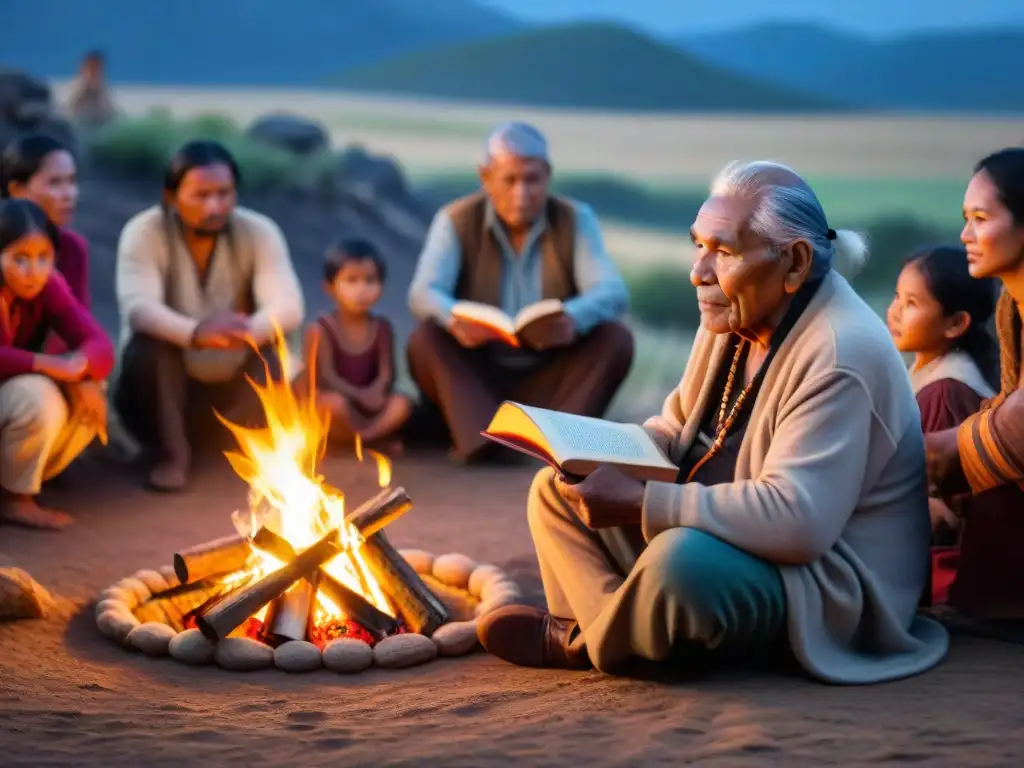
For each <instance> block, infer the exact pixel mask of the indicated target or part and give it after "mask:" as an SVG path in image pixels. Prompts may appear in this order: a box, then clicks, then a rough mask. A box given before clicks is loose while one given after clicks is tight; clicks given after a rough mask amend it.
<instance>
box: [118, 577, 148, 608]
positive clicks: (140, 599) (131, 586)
mask: <svg viewBox="0 0 1024 768" xmlns="http://www.w3.org/2000/svg"><path fill="white" fill-rule="evenodd" d="M114 586H115V587H117V588H118V589H124V590H127V591H128V592H131V593H132V594H133V595H135V600H136V603H135V604H136V605H141V604H142V603H144V602H146V601H147V600H149V597H150V595H151V594H152V593H151V592H150V591H149V587H147V586H146V585H145V584H143V583H142V582H141V581H139V580H138V579H136V578H132V577H131V576H129V577H128V578H126V579H121V580H120V581H119V582H117V583H116V584H115V585H114Z"/></svg>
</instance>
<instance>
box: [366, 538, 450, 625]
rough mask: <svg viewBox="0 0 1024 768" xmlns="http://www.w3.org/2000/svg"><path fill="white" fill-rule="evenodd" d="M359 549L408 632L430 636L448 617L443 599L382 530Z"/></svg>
mask: <svg viewBox="0 0 1024 768" xmlns="http://www.w3.org/2000/svg"><path fill="white" fill-rule="evenodd" d="M362 553H363V557H365V558H366V561H367V563H369V565H370V570H371V571H373V575H374V577H375V578H376V579H377V581H378V582H379V583H380V585H381V588H382V589H383V590H384V591H385V592H386V593H387V595H388V597H390V598H391V601H392V603H394V605H395V608H397V609H398V613H399V615H400V616H401V617H402V621H404V622H405V626H406V627H407V628H408V629H409V630H410V631H411V632H418V633H420V634H423V635H426V636H427V637H430V636H431V635H432V634H433V633H434V630H436V629H437V628H438V627H440V626H441V625H442V624H444V623H445V622H446V621H448V609H447V608H446V607H445V605H444V603H442V602H441V601H440V600H438V599H437V597H436V596H435V595H434V593H433V592H431V591H430V588H429V587H428V586H427V585H426V584H424V583H423V580H422V579H421V578H420V577H419V576H418V575H417V573H416V571H415V570H413V568H412V566H411V565H409V563H407V562H406V561H405V559H404V558H403V557H402V556H401V555H400V554H398V551H397V550H396V549H395V548H394V547H393V546H391V542H390V541H388V539H387V537H386V536H385V535H384V532H383V531H380V532H378V533H376V534H374V535H373V536H371V537H369V538H368V539H367V540H366V543H364V544H363V547H362Z"/></svg>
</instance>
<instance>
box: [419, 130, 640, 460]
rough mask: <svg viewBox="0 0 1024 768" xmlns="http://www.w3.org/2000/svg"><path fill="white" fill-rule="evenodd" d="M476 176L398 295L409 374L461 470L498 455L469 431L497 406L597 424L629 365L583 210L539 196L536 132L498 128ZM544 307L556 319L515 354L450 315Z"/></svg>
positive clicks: (544, 158) (617, 291) (595, 233)
mask: <svg viewBox="0 0 1024 768" xmlns="http://www.w3.org/2000/svg"><path fill="white" fill-rule="evenodd" d="M479 172H480V180H481V182H482V187H483V188H482V190H480V191H479V192H477V193H476V194H473V195H470V196H468V197H465V198H462V199H460V200H456V201H455V202H453V203H451V204H450V205H448V206H447V207H445V208H443V209H442V210H441V211H440V212H439V213H438V214H437V216H436V218H435V219H434V222H433V224H432V225H431V227H430V232H429V234H428V235H427V241H426V244H425V246H424V248H423V253H422V255H421V256H420V261H419V264H418V266H417V269H416V274H415V276H414V277H413V281H412V286H411V288H410V290H409V305H410V308H411V310H412V313H413V314H414V315H415V316H416V317H417V319H419V320H420V324H419V326H418V327H417V328H416V329H415V330H414V331H413V333H412V335H411V337H410V339H409V347H408V358H409V369H410V372H411V374H412V377H413V379H414V380H415V381H416V383H417V384H418V385H419V388H420V390H421V392H422V393H423V395H424V397H425V398H426V399H427V400H428V401H430V402H432V403H433V404H435V405H436V406H437V407H438V408H439V409H440V411H441V413H442V415H443V417H444V419H445V421H446V423H447V426H448V431H449V433H450V434H451V437H452V441H453V443H454V449H453V455H454V456H455V457H457V458H459V459H461V460H463V461H466V462H472V461H476V460H480V459H486V458H488V457H489V454H491V452H492V451H494V450H500V449H497V448H496V446H495V444H494V443H491V442H490V441H488V440H486V439H484V438H483V437H482V436H481V435H480V432H481V430H483V429H485V428H486V427H487V424H488V423H489V422H490V420H491V417H492V416H493V415H494V412H495V411H496V410H497V408H498V406H499V405H500V404H501V402H502V400H504V399H513V400H516V401H518V402H522V403H526V404H529V405H536V406H541V407H546V408H551V409H554V410H560V411H566V412H569V413H577V414H581V415H585V416H597V417H599V416H601V415H603V413H604V411H605V409H606V408H607V406H608V404H609V402H610V401H611V399H612V397H613V396H614V395H615V393H616V391H617V390H618V389H619V386H620V385H621V383H622V381H623V379H625V377H626V374H627V373H628V372H629V368H630V366H631V364H632V360H633V338H632V335H631V334H630V332H629V330H628V329H627V328H626V327H625V326H624V325H622V324H621V323H620V322H618V318H619V317H620V316H621V315H622V314H623V313H624V312H625V311H626V307H627V299H628V297H627V292H626V287H625V284H624V283H623V281H622V278H621V276H620V275H619V272H618V270H617V269H616V267H615V264H614V262H613V261H612V260H611V259H610V258H609V256H608V254H607V252H606V251H605V247H604V242H603V239H602V237H601V227H600V224H599V223H598V220H597V217H596V216H595V214H594V212H593V210H591V208H590V207H589V206H587V205H584V204H582V203H579V202H576V201H574V200H568V199H563V198H559V197H555V196H552V195H551V194H549V190H548V188H549V182H550V180H551V162H550V159H549V157H548V146H547V142H546V140H545V139H544V136H543V135H542V134H541V133H540V131H538V130H537V129H536V128H534V127H533V126H530V125H527V124H524V123H515V122H513V123H505V124H502V125H500V126H498V128H496V129H495V130H494V132H493V133H492V134H491V136H490V137H489V139H488V141H487V145H486V157H485V160H484V163H483V165H481V166H480V169H479ZM546 299H557V300H560V301H561V302H562V305H561V308H562V310H563V311H561V312H558V313H555V314H552V315H549V316H548V317H546V318H545V319H543V320H539V321H537V322H535V323H533V324H531V325H528V326H527V327H526V328H524V329H523V330H522V331H521V333H520V334H519V337H520V338H518V339H516V342H518V343H517V344H516V345H512V344H508V343H504V342H503V341H502V338H503V337H502V335H501V334H499V333H497V332H495V331H494V330H493V329H492V328H489V327H488V326H487V325H485V324H481V323H475V322H471V321H469V320H466V319H465V318H464V317H461V316H460V314H459V313H458V312H454V311H453V310H454V309H455V307H456V304H457V302H460V301H468V302H476V303H478V304H484V305H490V306H493V307H496V308H498V309H500V310H501V311H503V312H504V313H505V314H506V315H507V316H508V317H510V318H514V317H516V315H517V314H518V313H520V312H521V311H522V310H524V309H527V308H529V307H531V306H534V305H536V304H537V303H538V302H540V301H542V300H546ZM506 341H507V339H506Z"/></svg>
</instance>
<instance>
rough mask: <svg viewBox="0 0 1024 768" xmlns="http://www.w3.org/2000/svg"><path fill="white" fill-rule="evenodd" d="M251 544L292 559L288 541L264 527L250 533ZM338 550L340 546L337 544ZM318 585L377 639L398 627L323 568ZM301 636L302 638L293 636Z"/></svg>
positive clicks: (388, 617) (283, 560)
mask: <svg viewBox="0 0 1024 768" xmlns="http://www.w3.org/2000/svg"><path fill="white" fill-rule="evenodd" d="M252 543H253V545H254V546H255V547H256V548H257V549H261V550H263V551H264V552H267V553H268V554H271V555H273V556H274V557H276V558H277V559H278V560H280V561H281V562H282V563H287V562H291V561H292V560H294V559H295V550H294V548H293V547H292V545H291V544H289V543H288V542H287V541H285V540H284V539H282V538H281V537H280V536H278V535H277V534H276V533H274V532H273V531H271V530H268V529H267V528H260V530H259V531H257V532H256V535H255V536H253V540H252ZM338 552H339V553H340V552H341V548H340V547H339V548H338ZM328 562H330V561H329V560H328ZM316 580H317V587H318V589H319V590H320V592H322V593H323V594H324V596H325V597H327V598H328V599H329V600H330V601H331V602H332V603H334V604H335V605H336V606H338V608H340V609H341V611H342V613H344V614H345V615H346V616H347V617H348V618H350V619H352V620H353V621H356V622H358V623H360V624H362V625H363V626H364V627H366V629H367V630H368V631H369V632H371V633H373V634H375V635H376V636H377V638H378V639H380V638H383V637H385V636H387V635H390V634H391V633H393V632H394V631H395V630H396V629H398V622H397V621H396V620H395V619H393V618H391V617H390V616H388V615H387V614H386V613H384V612H383V611H381V610H379V609H378V608H377V607H376V606H375V605H373V604H372V603H371V602H370V601H369V600H367V599H366V598H364V597H363V596H362V595H360V594H358V593H357V592H353V591H352V590H351V589H349V588H348V587H346V586H345V585H344V584H342V583H341V582H340V581H338V580H337V579H336V578H334V577H333V576H331V574H329V573H327V571H325V570H324V569H323V568H321V569H320V571H319V572H318V573H317V574H316ZM295 639H301V638H295Z"/></svg>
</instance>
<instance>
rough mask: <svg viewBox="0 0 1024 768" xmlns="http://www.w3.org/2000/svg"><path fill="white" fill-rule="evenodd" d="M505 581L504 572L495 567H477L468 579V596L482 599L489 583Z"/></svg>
mask: <svg viewBox="0 0 1024 768" xmlns="http://www.w3.org/2000/svg"><path fill="white" fill-rule="evenodd" d="M507 579H508V577H507V576H506V575H505V572H504V571H503V570H501V568H499V567H498V566H496V565H478V566H477V567H476V568H474V569H473V573H472V574H471V575H470V577H469V584H468V585H467V587H468V589H469V594H471V595H472V596H473V597H482V596H483V594H484V592H485V591H486V590H487V589H488V588H489V586H490V584H491V583H493V582H496V581H506V580H507Z"/></svg>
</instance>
